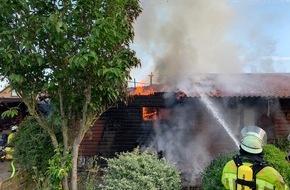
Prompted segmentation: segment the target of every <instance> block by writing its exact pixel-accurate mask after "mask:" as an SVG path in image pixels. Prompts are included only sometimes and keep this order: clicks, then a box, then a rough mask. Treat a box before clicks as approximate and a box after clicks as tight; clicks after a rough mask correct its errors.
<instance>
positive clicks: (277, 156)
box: [201, 144, 290, 190]
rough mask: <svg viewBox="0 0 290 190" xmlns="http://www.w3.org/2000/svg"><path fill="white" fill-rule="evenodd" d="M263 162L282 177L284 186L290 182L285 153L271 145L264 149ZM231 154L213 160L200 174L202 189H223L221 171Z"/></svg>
mask: <svg viewBox="0 0 290 190" xmlns="http://www.w3.org/2000/svg"><path fill="white" fill-rule="evenodd" d="M264 152H265V160H266V161H268V163H269V164H270V165H271V166H272V167H274V168H275V169H276V170H277V171H278V172H279V173H280V174H281V175H282V176H283V179H284V181H285V182H286V184H287V185H288V186H289V184H290V183H289V182H290V164H289V163H288V162H287V161H286V160H285V156H286V153H285V152H283V151H281V150H280V149H279V148H277V147H275V146H274V145H272V144H267V145H266V146H265V147H264ZM233 155H234V154H233V153H230V154H225V155H223V156H220V157H218V158H216V159H214V160H212V162H211V163H210V164H209V165H208V166H207V167H206V168H205V170H204V171H203V172H202V174H201V177H202V188H203V189H205V190H211V189H225V188H224V187H223V184H222V183H221V176H222V170H223V168H224V166H225V164H226V163H227V162H228V161H230V160H231V159H232V157H233Z"/></svg>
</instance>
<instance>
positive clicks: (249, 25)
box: [132, 0, 290, 82]
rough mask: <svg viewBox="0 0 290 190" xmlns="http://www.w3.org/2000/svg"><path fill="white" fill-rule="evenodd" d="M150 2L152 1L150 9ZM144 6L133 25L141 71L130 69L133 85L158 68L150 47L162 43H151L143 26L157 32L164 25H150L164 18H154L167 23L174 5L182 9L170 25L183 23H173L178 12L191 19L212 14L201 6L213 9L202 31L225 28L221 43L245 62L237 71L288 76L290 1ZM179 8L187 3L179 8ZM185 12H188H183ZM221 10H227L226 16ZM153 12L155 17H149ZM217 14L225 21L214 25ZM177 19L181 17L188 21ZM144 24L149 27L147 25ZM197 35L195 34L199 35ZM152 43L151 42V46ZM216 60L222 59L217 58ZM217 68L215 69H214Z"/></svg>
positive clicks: (146, 0)
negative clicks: (232, 49)
mask: <svg viewBox="0 0 290 190" xmlns="http://www.w3.org/2000/svg"><path fill="white" fill-rule="evenodd" d="M150 1H151V2H152V3H151V5H150ZM204 2H205V3H204ZM206 3H207V4H206ZM142 4H143V13H142V14H141V15H140V18H138V20H137V22H136V27H135V32H136V38H135V43H134V44H133V46H132V47H133V49H135V50H136V52H137V55H138V57H139V58H140V59H141V63H142V66H141V68H138V69H135V70H133V71H132V77H133V78H135V79H136V80H137V81H146V82H148V81H149V77H148V75H149V74H150V72H153V73H155V75H158V74H157V73H156V70H155V67H156V64H158V60H156V57H158V56H156V48H155V49H154V48H152V46H154V45H156V44H160V41H159V39H157V38H156V36H153V35H152V36H153V37H152V38H151V39H150V37H148V36H146V35H148V34H147V33H145V32H144V28H142V27H141V26H142V25H145V26H147V27H145V28H147V29H145V30H146V31H148V30H153V31H155V32H157V33H158V32H159V31H158V30H159V29H162V27H156V26H155V25H154V24H152V23H154V22H157V23H158V22H159V24H160V21H161V20H162V19H159V20H158V17H162V16H164V17H165V18H164V20H170V16H168V13H169V12H170V11H171V10H173V9H175V8H176V7H179V8H180V7H181V8H183V9H181V8H180V9H181V10H182V11H180V10H177V11H176V12H174V13H173V14H174V15H175V17H172V18H174V19H175V20H174V21H172V22H183V21H182V20H177V19H176V15H178V14H184V15H185V14H189V17H191V16H195V17H199V16H200V17H205V15H207V14H209V15H210V14H211V13H210V12H209V10H208V9H206V8H204V7H205V6H208V7H210V6H211V7H216V10H217V11H216V14H213V15H212V16H213V17H212V20H210V19H208V20H205V22H207V25H206V24H205V30H206V29H207V28H208V27H209V26H210V25H211V24H213V25H214V24H215V25H216V26H215V27H218V26H219V24H220V25H221V26H222V27H224V28H223V32H224V36H225V39H223V40H225V41H227V43H232V44H231V45H232V46H235V47H236V48H237V50H236V52H235V53H237V55H234V54H235V53H233V56H232V58H233V57H237V59H239V60H240V61H241V62H243V63H240V64H239V65H238V66H241V68H240V70H239V71H240V72H278V73H279V72H283V73H285V72H287V73H288V72H289V73H290V24H289V23H290V0H194V1H193V0H182V1H176V0H143V1H142ZM180 4H185V5H184V7H182V5H180ZM190 6H192V7H190ZM194 6H200V7H201V8H200V9H194V8H195V7H194ZM156 7H157V8H156ZM149 9H150V10H149ZM176 9H177V8H176ZM187 9H188V10H189V11H187ZM162 10H167V11H162ZM168 10H169V11H168ZM190 10H192V11H190ZM199 10H200V11H201V13H200V14H199V13H195V14H194V13H193V12H198V11H199ZM202 11H203V12H202ZM223 11H225V14H224V15H223ZM150 14H151V15H150ZM154 14H155V16H152V15H154ZM215 15H222V16H220V17H221V20H224V21H225V22H223V21H221V20H218V22H216V21H215V18H214V17H215ZM229 17H232V18H229ZM180 18H183V19H184V18H186V17H180ZM150 19H151V20H150ZM202 19H203V18H202ZM194 21H200V20H195V19H193V22H194ZM142 22H143V23H142ZM211 22H212V23H211ZM148 23H150V24H149V25H148ZM168 23H170V22H165V23H161V25H162V24H164V25H166V26H164V27H167V30H168V29H170V28H169V27H168ZM188 23H190V22H186V23H185V24H188ZM199 26H200V27H199V28H202V27H203V26H202V25H199ZM152 28H153V29H152ZM191 31H194V30H191ZM151 32H152V31H151ZM184 34H186V35H190V32H189V33H183V35H184ZM161 35H162V33H161ZM196 35H198V33H197V34H196ZM144 36H145V37H144ZM208 37H210V36H208ZM217 37H221V36H217ZM142 38H145V39H146V41H147V42H144V40H143V41H142V40H140V39H142ZM150 40H151V41H152V43H150ZM164 43H165V44H166V43H170V42H169V41H168V39H167V41H164ZM208 45H209V46H210V47H212V46H214V45H212V44H208ZM219 45H221V46H220V48H223V47H226V46H224V45H225V43H224V42H222V43H220V44H216V46H217V47H215V48H213V49H219V48H218V46H219ZM148 47H149V48H148ZM227 47H228V46H227ZM185 48H186V47H185ZM198 48H199V47H197V49H198ZM159 49H162V48H159ZM212 51H214V50H212ZM226 51H227V50H226ZM153 54H154V55H153ZM220 56H223V55H222V54H221V55H220ZM158 58H160V57H158ZM214 58H215V56H213V59H212V60H214ZM225 60H226V61H230V60H231V59H230V58H227V59H225ZM225 60H223V62H225ZM233 62H237V60H233ZM207 66H208V68H211V67H213V66H214V63H212V65H211V64H207ZM215 67H219V66H217V65H215ZM220 67H223V66H220ZM225 67H228V66H225ZM196 70H198V69H196ZM203 71H204V70H202V72H203ZM211 72H215V70H212V71H211ZM216 72H217V73H218V72H219V70H218V69H217V70H216ZM229 72H230V70H229ZM234 72H236V71H234Z"/></svg>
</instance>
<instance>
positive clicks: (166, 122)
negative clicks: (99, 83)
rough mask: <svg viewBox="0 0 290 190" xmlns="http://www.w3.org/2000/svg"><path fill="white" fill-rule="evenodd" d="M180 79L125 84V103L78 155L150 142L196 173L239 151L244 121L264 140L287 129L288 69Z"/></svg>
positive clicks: (289, 114) (270, 140)
mask: <svg viewBox="0 0 290 190" xmlns="http://www.w3.org/2000/svg"><path fill="white" fill-rule="evenodd" d="M179 84H181V85H180V86H179V89H175V88H171V87H170V86H168V85H150V86H145V87H136V88H130V89H128V90H129V91H130V93H131V98H130V100H129V101H128V104H127V105H124V104H121V103H120V104H119V105H118V107H114V108H111V109H109V110H108V111H107V112H106V113H104V114H103V116H102V117H101V118H100V119H99V120H98V121H97V122H96V123H95V124H94V126H93V127H92V128H91V129H90V131H89V132H88V133H87V134H86V136H85V139H84V140H83V142H82V144H81V151H80V155H81V156H93V155H101V156H104V157H112V156H114V155H115V153H119V152H122V151H131V150H133V149H134V148H135V147H136V146H138V145H139V146H141V147H151V150H152V151H157V152H161V153H162V154H163V156H165V157H166V158H167V160H169V161H172V162H174V163H177V164H178V165H179V166H180V168H181V170H183V171H184V172H185V173H187V174H188V173H190V176H191V177H193V178H194V176H196V175H193V173H198V172H200V171H201V170H202V168H203V167H204V165H205V164H206V163H208V162H209V161H210V160H211V159H213V158H215V157H217V156H219V155H220V154H223V153H225V152H232V151H236V150H238V146H239V140H240V139H239V138H240V136H239V133H240V131H241V129H242V128H243V127H244V126H250V125H256V126H259V127H261V128H263V129H264V130H265V131H266V132H267V135H268V143H275V140H276V139H277V138H284V137H286V136H287V135H288V134H289V132H290V74H273V73H268V74H224V75H222V74H206V75H197V76H194V77H192V79H190V80H188V79H186V80H185V82H184V84H182V81H179ZM170 89H174V90H170ZM188 170H189V171H188ZM189 178H190V177H189Z"/></svg>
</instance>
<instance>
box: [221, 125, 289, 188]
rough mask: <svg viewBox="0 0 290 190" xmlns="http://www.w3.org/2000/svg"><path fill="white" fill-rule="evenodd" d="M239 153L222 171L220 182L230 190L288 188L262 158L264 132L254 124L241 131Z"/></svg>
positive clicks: (277, 173) (264, 141) (265, 135)
mask: <svg viewBox="0 0 290 190" xmlns="http://www.w3.org/2000/svg"><path fill="white" fill-rule="evenodd" d="M241 134H242V140H241V144H240V150H239V155H236V156H234V157H233V159H232V160H231V161H229V162H228V163H227V164H226V165H225V167H224V169H223V173H222V179H221V180H222V183H223V185H224V187H225V188H226V189H230V190H242V189H243V190H251V189H253V190H272V189H277V190H288V187H287V185H286V184H285V182H284V180H283V178H282V176H281V175H280V173H279V172H278V171H277V170H275V169H274V168H273V167H271V166H269V165H268V164H267V162H266V161H265V160H264V155H263V145H264V144H265V143H266V142H267V134H266V132H265V131H264V130H263V129H261V128H259V127H256V126H250V127H245V128H243V129H242V131H241Z"/></svg>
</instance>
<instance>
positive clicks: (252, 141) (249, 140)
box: [241, 126, 267, 154]
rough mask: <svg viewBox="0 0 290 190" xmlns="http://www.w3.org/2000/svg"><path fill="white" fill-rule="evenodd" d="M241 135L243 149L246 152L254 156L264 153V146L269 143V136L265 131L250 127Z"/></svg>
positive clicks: (244, 129) (243, 130)
mask: <svg viewBox="0 0 290 190" xmlns="http://www.w3.org/2000/svg"><path fill="white" fill-rule="evenodd" d="M241 134H242V140H241V148H242V149H243V150H244V151H246V152H249V153H252V154H259V153H261V152H262V151H263V146H264V145H265V144H266V143H267V134H266V132H265V131H264V130H263V129H261V128H259V127H257V126H250V127H246V128H243V129H242V131H241Z"/></svg>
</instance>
